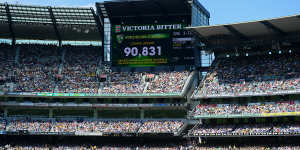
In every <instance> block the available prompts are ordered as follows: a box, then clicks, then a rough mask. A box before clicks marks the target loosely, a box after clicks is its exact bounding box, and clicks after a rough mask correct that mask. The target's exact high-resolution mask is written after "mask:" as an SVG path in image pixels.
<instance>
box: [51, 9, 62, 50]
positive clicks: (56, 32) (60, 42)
mask: <svg viewBox="0 0 300 150" xmlns="http://www.w3.org/2000/svg"><path fill="white" fill-rule="evenodd" d="M48 11H49V13H50V17H51V20H52V25H53V28H54V31H55V34H56V37H57V40H58V43H59V46H62V39H61V35H60V33H59V31H58V29H57V23H56V19H55V16H54V14H53V11H52V8H51V7H48Z"/></svg>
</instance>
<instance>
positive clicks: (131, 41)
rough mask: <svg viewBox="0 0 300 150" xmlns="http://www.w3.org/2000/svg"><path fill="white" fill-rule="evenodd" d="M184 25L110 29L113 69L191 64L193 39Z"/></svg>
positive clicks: (134, 26) (122, 26)
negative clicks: (118, 67) (116, 67)
mask: <svg viewBox="0 0 300 150" xmlns="http://www.w3.org/2000/svg"><path fill="white" fill-rule="evenodd" d="M185 27H186V26H185V25H184V24H163V25H162V24H155V25H113V26H112V64H113V66H130V67H145V66H157V65H171V64H174V65H192V64H194V53H193V41H194V40H193V38H192V35H191V33H190V32H189V31H187V30H185Z"/></svg>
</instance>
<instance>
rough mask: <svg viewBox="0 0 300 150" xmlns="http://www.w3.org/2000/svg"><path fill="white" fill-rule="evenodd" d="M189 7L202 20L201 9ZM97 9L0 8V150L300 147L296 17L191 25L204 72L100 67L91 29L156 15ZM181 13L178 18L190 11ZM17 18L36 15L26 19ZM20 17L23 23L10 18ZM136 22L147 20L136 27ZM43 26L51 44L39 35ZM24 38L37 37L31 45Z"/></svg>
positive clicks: (106, 6) (99, 38) (98, 34)
mask: <svg viewBox="0 0 300 150" xmlns="http://www.w3.org/2000/svg"><path fill="white" fill-rule="evenodd" d="M142 2H143V1H142ZM118 3H129V4H130V3H134V4H132V5H133V6H137V7H138V6H139V7H144V5H149V6H153V7H158V8H159V9H157V10H160V9H163V6H169V5H172V6H173V5H174V7H175V6H176V7H179V6H181V5H184V6H186V5H189V4H188V3H187V2H185V1H184V0H174V3H172V4H170V3H169V1H168V0H161V1H155V2H152V1H147V0H146V1H144V3H141V2H140V1H128V2H122V1H120V2H118ZM193 3H195V4H193V5H197V8H198V9H199V12H202V13H203V14H202V15H206V17H207V20H208V19H209V13H208V12H207V10H206V9H205V8H204V7H203V6H202V5H201V4H200V3H198V2H196V1H193ZM31 7H32V8H35V9H36V10H32V9H29V8H31ZM123 7H124V8H123ZM96 8H97V11H99V12H97V13H96V12H95V10H94V9H93V8H87V9H85V8H56V7H43V6H21V5H9V4H1V5H0V10H2V11H3V13H4V12H5V13H6V15H4V16H1V15H3V14H0V16H1V17H2V19H3V18H4V22H5V23H0V26H5V27H6V28H7V29H9V31H10V32H11V37H5V35H7V34H3V36H4V37H1V36H2V34H0V37H1V38H11V42H4V41H2V42H1V44H0V68H1V69H0V150H2V149H3V150H15V149H45V150H48V149H49V150H50V149H54V150H65V149H75V150H77V149H78V150H79V149H80V150H96V149H105V150H132V149H133V150H215V149H222V150H231V149H240V150H254V149H264V150H267V149H270V150H273V149H274V150H287V149H288V150H298V149H300V147H299V136H300V125H299V124H300V118H299V115H300V101H299V96H298V94H299V90H300V69H299V67H300V65H299V64H300V62H299V54H300V53H299V52H298V50H299V43H300V41H299V39H300V38H299V37H300V36H299V31H300V29H299V27H300V20H299V15H298V16H291V17H283V18H279V19H271V20H265V21H259V22H250V23H241V24H232V25H220V26H204V27H201V26H199V27H191V28H188V30H190V31H191V32H192V33H194V34H195V36H199V37H198V39H199V40H201V42H203V44H201V46H200V48H201V49H211V50H209V51H205V53H207V54H208V55H212V53H213V54H214V56H215V59H214V60H212V62H211V65H210V66H209V67H203V66H202V64H201V63H202V62H201V61H200V60H201V59H202V58H201V56H197V57H195V58H196V59H200V60H196V61H195V64H193V65H191V64H186V65H182V64H181V65H176V64H171V63H170V65H167V66H159V65H158V66H151V67H140V68H138V67H137V68H136V67H132V66H122V67H120V66H114V65H113V64H112V63H111V62H110V61H107V60H105V56H107V55H108V53H107V54H104V53H105V50H104V49H105V47H107V46H108V47H111V45H109V44H111V43H107V41H105V39H106V40H107V37H103V36H105V35H109V34H110V33H104V32H107V31H102V30H105V29H104V28H105V25H104V24H105V23H107V22H105V21H104V20H105V19H104V18H106V19H108V18H109V17H108V16H107V15H111V16H110V19H111V23H112V24H119V23H121V22H120V21H124V20H122V19H121V20H118V19H120V17H118V16H119V15H120V14H122V13H124V15H128V16H131V17H132V15H133V16H135V15H137V16H135V17H133V18H134V19H133V20H134V21H135V22H136V21H137V20H139V21H145V23H149V22H152V23H153V22H157V20H155V21H154V20H151V15H155V14H147V13H146V12H143V11H141V10H140V9H141V8H132V7H130V9H136V10H135V11H134V12H135V13H134V14H131V13H132V12H126V11H123V9H125V8H126V9H127V8H128V5H122V8H118V7H117V8H118V9H116V6H115V5H113V4H111V3H110V2H103V3H97V4H96ZM14 9H20V10H22V11H19V12H18V11H17V12H15V11H14ZM166 9H171V10H170V12H172V11H173V10H172V8H166ZM185 9H188V10H185ZM190 9H191V8H190V7H187V8H185V7H184V9H183V10H178V11H187V12H188V13H190V11H191V10H190ZM37 10H39V11H37ZM111 10H114V11H113V12H112V11H111ZM155 10H156V9H155ZM10 11H11V12H10ZM23 11H24V12H26V11H29V12H31V11H33V12H34V11H37V12H36V13H35V14H34V15H33V16H29V17H28V18H26V17H25V16H24V15H26V14H27V13H24V12H23ZM153 11H154V10H153ZM105 12H106V13H107V12H110V14H106V13H105ZM136 12H139V14H137V13H136ZM38 13H43V14H47V15H45V16H44V17H45V18H44V20H43V19H42V20H38V19H34V18H39V17H42V16H40V15H41V14H40V15H38ZM153 13H163V14H162V15H164V14H165V11H162V12H153ZM180 13H182V12H180ZM175 14H176V15H178V13H175ZM19 15H20V16H23V17H25V19H24V20H22V19H21V20H18V19H19V18H18V17H16V16H19ZM74 16H78V18H74ZM141 16H144V17H145V18H147V17H149V16H150V18H147V19H144V20H143V19H142V20H141V18H140V17H141ZM171 16H172V15H170V17H171ZM199 16H201V15H199ZM103 17H104V18H103ZM152 17H153V16H152ZM181 17H182V16H181ZM186 17H187V16H184V17H183V18H185V19H186ZM59 18H60V19H59ZM70 18H73V19H70ZM117 18H118V19H117ZM174 18H175V19H178V18H179V20H180V21H182V20H181V19H182V18H180V17H178V18H177V17H174ZM174 18H173V19H174ZM187 18H188V19H186V20H188V21H191V20H190V18H192V17H191V15H189V16H188V17H187ZM0 19H1V18H0ZM5 19H6V20H5ZM100 19H101V20H100ZM102 19H103V20H102ZM152 19H153V18H152ZM297 19H298V20H297ZM45 20H46V21H45ZM163 20H164V19H163ZM203 20H205V19H203ZM2 21H3V20H2ZM22 21H24V22H22ZM35 21H36V22H35ZM39 21H41V22H39ZM44 21H45V22H44ZM73 21H74V22H73ZM130 21H132V20H130ZM130 21H129V22H130ZM104 22H105V23H104ZM163 23H165V22H163ZM207 23H208V22H207ZM23 24H26V27H24V26H22V25H23ZM122 24H123V23H122ZM190 24H192V23H190ZM253 24H254V25H253ZM257 24H260V25H257ZM270 24H271V25H270ZM196 25H197V26H198V25H201V24H195V25H193V26H196ZM202 25H205V24H202ZM206 25H208V24H206ZM252 25H253V26H252ZM298 25H299V26H298ZM249 26H251V27H253V28H257V31H259V32H254V31H252V28H250V27H249ZM261 26H263V28H262V27H261ZM286 26H289V28H288V29H287V28H286ZM27 29H28V30H27ZM29 29H30V30H29ZM33 29H36V30H33ZM44 29H47V30H49V32H53V33H52V34H53V35H54V37H52V36H53V35H52V34H51V33H49V35H48V38H49V39H47V38H45V37H44V35H39V34H40V33H39V32H38V31H40V30H44ZM14 30H16V31H14ZM50 30H51V31H50ZM109 30H111V29H109ZM17 31H19V32H17ZM29 31H30V32H33V33H30V32H29ZM91 31H93V32H91ZM278 31H280V32H278ZM2 32H3V31H2V29H0V33H2ZM6 32H7V31H5V33H6ZM273 32H274V33H275V35H274V34H273ZM250 33H251V34H250ZM261 33H264V35H263V36H262V35H260V34H261ZM31 34H32V36H31ZM45 34H46V33H45ZM176 34H179V33H176ZM228 34H230V35H228ZM277 34H282V35H284V36H279V37H278V36H277ZM81 35H82V37H81ZM264 36H266V37H264ZM24 37H25V38H24ZM137 37H139V36H137ZM141 37H143V36H141ZM18 38H19V39H18ZM26 38H29V41H30V40H36V39H45V40H42V41H44V42H42V43H41V42H39V43H38V42H37V43H32V41H31V42H26ZM31 38H33V39H31ZM131 38H132V37H131ZM265 38H266V39H272V40H268V41H271V42H265V41H266V40H265ZM20 39H22V40H20ZM178 39H181V38H175V39H173V41H174V40H175V41H176V40H178ZM183 39H184V40H187V39H189V38H183ZM251 39H252V40H251ZM278 39H279V40H278ZM47 40H48V43H47ZM51 40H57V41H58V42H57V43H56V44H55V43H51V42H49V41H51ZM73 40H74V41H80V40H83V41H85V42H86V41H93V42H95V41H96V43H102V44H103V45H101V46H99V45H97V44H96V45H93V44H85V45H80V44H74V43H76V42H74V41H73ZM181 40H182V39H181ZM70 41H71V42H70ZM72 41H73V42H74V43H72ZM233 41H234V42H233ZM278 41H279V42H278ZM282 41H283V42H282ZM177 42H178V41H177ZM180 42H182V41H180ZM180 42H178V43H175V44H174V43H173V44H174V45H176V44H177V45H180ZM193 42H194V41H193ZM193 42H192V43H193ZM198 42H200V41H198ZM137 43H138V42H136V43H135V44H137ZM182 43H184V42H182ZM270 43H271V44H270ZM274 43H275V44H274ZM185 44H186V43H185ZM185 44H183V45H185ZM241 45H242V46H241ZM189 47H191V46H189ZM220 47H226V48H220ZM198 48H199V47H198ZM195 49H196V48H195ZM224 49H231V50H228V51H225V50H224ZM270 49H271V50H270ZM195 51H196V50H195ZM111 54H112V55H114V54H113V53H111ZM197 54H198V55H200V54H199V52H198V53H197V52H195V55H197ZM139 57H141V56H139ZM176 59H179V58H175V60H176ZM188 59H191V58H188ZM193 59H194V58H193ZM197 62H198V63H197ZM199 62H201V63H199ZM181 63H184V62H181ZM262 138H263V139H264V140H261V139H262ZM116 141H117V142H116Z"/></svg>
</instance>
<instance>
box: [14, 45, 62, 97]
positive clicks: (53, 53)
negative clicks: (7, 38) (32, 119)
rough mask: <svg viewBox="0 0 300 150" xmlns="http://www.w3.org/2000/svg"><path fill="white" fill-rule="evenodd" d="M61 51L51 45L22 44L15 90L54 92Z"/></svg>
mask: <svg viewBox="0 0 300 150" xmlns="http://www.w3.org/2000/svg"><path fill="white" fill-rule="evenodd" d="M59 55H60V52H59V49H58V48H57V47H56V46H51V45H21V46H20V47H19V57H18V63H17V65H16V70H17V71H16V74H15V80H16V81H17V84H16V89H15V91H20V92H54V89H55V80H54V77H55V75H57V74H58V66H59V64H60V57H59Z"/></svg>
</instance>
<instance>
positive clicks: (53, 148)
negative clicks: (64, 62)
mask: <svg viewBox="0 0 300 150" xmlns="http://www.w3.org/2000/svg"><path fill="white" fill-rule="evenodd" d="M16 149H20V150H29V149H30V150H31V149H35V150H71V149H72V150H299V149H300V146H299V145H281V146H275V145H273V146H272V145H270V146H268V145H265V146H257V145H256V146H254V145H250V146H247V145H245V146H236V145H226V146H218V145H214V146H209V145H207V146H206V145H203V146H201V145H200V146H197V145H188V144H165V145H159V144H156V145H155V144H152V145H151V144H145V145H138V144H106V145H89V144H81V145H64V144H60V145H47V144H44V145H43V144H32V145H28V144H24V145H21V144H20V145H16V144H6V145H0V150H16Z"/></svg>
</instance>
